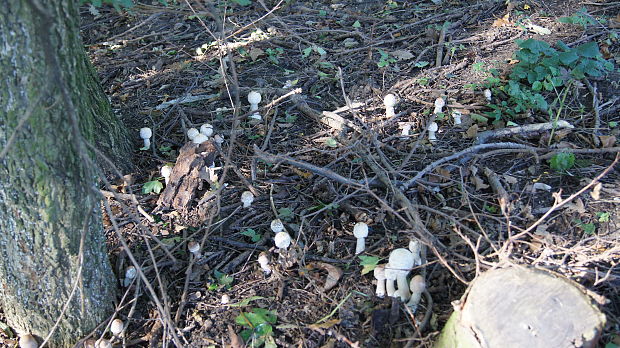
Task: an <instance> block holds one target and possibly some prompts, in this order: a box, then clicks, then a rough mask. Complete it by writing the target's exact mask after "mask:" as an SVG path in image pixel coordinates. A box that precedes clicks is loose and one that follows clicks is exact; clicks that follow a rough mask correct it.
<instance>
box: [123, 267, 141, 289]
mask: <svg viewBox="0 0 620 348" xmlns="http://www.w3.org/2000/svg"><path fill="white" fill-rule="evenodd" d="M137 275H138V271H137V270H136V268H135V267H134V266H129V267H127V268H126V269H125V279H123V286H124V287H128V286H129V285H130V284H131V282H132V281H133V280H134V279H135V278H136V276H137Z"/></svg>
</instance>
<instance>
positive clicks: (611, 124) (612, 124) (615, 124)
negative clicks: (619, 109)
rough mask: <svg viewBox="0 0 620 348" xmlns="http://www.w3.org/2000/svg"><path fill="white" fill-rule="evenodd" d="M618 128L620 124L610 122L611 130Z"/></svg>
mask: <svg viewBox="0 0 620 348" xmlns="http://www.w3.org/2000/svg"><path fill="white" fill-rule="evenodd" d="M616 127H618V122H616V121H610V122H609V128H616Z"/></svg>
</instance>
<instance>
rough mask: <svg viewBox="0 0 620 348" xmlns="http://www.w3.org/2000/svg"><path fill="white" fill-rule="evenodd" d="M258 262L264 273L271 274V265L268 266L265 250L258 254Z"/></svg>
mask: <svg viewBox="0 0 620 348" xmlns="http://www.w3.org/2000/svg"><path fill="white" fill-rule="evenodd" d="M257 261H258V264H259V265H260V268H261V269H262V270H263V272H265V274H266V275H269V274H271V267H270V266H269V256H267V253H266V252H262V253H260V254H258V260H257Z"/></svg>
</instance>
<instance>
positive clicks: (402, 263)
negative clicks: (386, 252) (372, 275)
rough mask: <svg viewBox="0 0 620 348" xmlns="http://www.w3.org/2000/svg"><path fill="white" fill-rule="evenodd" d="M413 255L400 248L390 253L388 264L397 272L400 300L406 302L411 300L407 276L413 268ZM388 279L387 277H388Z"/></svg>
mask: <svg viewBox="0 0 620 348" xmlns="http://www.w3.org/2000/svg"><path fill="white" fill-rule="evenodd" d="M413 262H414V261H413V255H412V254H411V251H409V250H407V249H404V248H399V249H394V250H392V252H391V253H390V258H389V261H388V263H389V264H390V266H391V268H392V269H393V270H395V271H396V283H397V284H398V293H399V295H400V299H401V300H402V301H403V302H404V301H407V300H408V299H409V296H410V294H409V284H407V275H408V274H409V271H411V268H413ZM386 277H387V275H386Z"/></svg>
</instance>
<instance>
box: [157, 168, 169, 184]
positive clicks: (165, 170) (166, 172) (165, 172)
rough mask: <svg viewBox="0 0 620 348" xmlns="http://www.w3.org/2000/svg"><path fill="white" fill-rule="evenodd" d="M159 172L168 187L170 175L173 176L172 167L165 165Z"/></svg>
mask: <svg viewBox="0 0 620 348" xmlns="http://www.w3.org/2000/svg"><path fill="white" fill-rule="evenodd" d="M159 172H160V173H161V176H163V177H164V182H165V183H166V185H168V182H170V174H172V165H171V164H164V165H163V166H162V167H161V169H160V170H159Z"/></svg>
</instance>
